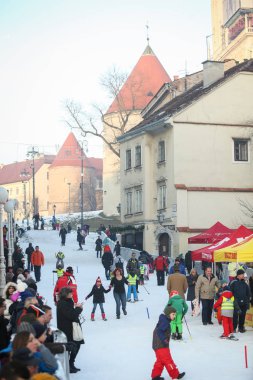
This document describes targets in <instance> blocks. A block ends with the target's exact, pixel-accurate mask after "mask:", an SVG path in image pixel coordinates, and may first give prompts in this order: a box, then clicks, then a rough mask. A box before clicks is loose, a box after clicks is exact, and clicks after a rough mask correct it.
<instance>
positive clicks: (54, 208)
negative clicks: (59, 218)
mask: <svg viewBox="0 0 253 380" xmlns="http://www.w3.org/2000/svg"><path fill="white" fill-rule="evenodd" d="M53 210H54V217H55V210H56V205H53Z"/></svg>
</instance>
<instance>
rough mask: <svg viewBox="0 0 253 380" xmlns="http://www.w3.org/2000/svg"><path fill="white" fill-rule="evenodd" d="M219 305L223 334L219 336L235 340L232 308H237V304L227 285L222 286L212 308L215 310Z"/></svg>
mask: <svg viewBox="0 0 253 380" xmlns="http://www.w3.org/2000/svg"><path fill="white" fill-rule="evenodd" d="M219 307H220V310H221V319H222V326H223V334H222V335H221V338H223V339H233V340H235V339H236V338H235V336H234V335H233V332H234V326H233V315H234V309H236V310H239V306H238V304H237V302H236V300H235V298H234V296H233V293H232V292H231V291H230V290H229V287H228V286H225V287H224V288H223V292H222V293H221V296H220V298H219V299H218V300H217V301H216V302H215V304H214V310H217V309H218V308H219Z"/></svg>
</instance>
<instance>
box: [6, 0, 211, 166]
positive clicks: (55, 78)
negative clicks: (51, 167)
mask: <svg viewBox="0 0 253 380" xmlns="http://www.w3.org/2000/svg"><path fill="white" fill-rule="evenodd" d="M147 22H148V25H149V37H150V46H151V47H152V49H153V51H154V53H155V54H156V55H157V57H158V58H159V60H160V61H161V63H162V64H163V66H164V67H165V69H166V70H167V72H168V74H169V75H170V76H171V78H173V75H180V76H182V75H183V74H184V70H185V62H186V61H187V71H188V73H191V72H194V71H196V70H198V69H200V68H201V62H202V61H203V60H205V59H206V36H207V35H209V34H211V11H210V0H192V1H189V0H156V1H154V0H107V1H105V0H92V1H91V0H0V126H1V134H0V163H4V164H6V163H11V162H14V161H20V160H23V159H25V158H26V157H25V156H26V152H27V150H28V149H29V147H31V146H32V145H35V146H36V147H37V148H39V150H40V151H41V152H45V153H47V152H48V153H49V152H52V153H55V152H56V149H57V147H58V146H59V145H61V144H62V143H63V142H64V140H65V138H66V137H67V135H68V133H69V129H68V128H67V126H66V125H65V124H64V122H63V119H64V107H63V103H64V100H66V99H75V100H77V101H79V102H81V103H82V104H83V106H84V108H88V107H89V106H90V104H92V103H95V102H96V103H99V104H101V103H103V104H105V105H107V106H109V104H110V102H111V100H110V99H108V98H106V94H105V93H104V92H103V89H102V88H101V86H100V78H101V76H102V75H103V74H105V72H107V71H108V70H109V69H110V68H112V67H113V66H116V67H117V68H119V69H120V70H122V71H126V72H128V73H129V72H130V71H131V70H132V68H133V67H134V65H135V64H136V63H137V61H138V59H139V58H140V56H141V54H142V53H143V51H144V49H145V47H146V44H147V40H146V38H147V34H146V27H145V25H146V24H147ZM88 155H90V156H91V155H95V156H100V157H101V155H102V150H101V148H100V142H99V141H90V142H89V144H88Z"/></svg>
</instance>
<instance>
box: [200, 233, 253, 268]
mask: <svg viewBox="0 0 253 380" xmlns="http://www.w3.org/2000/svg"><path fill="white" fill-rule="evenodd" d="M250 235H252V231H251V230H249V229H248V228H246V227H244V226H240V227H239V228H237V230H235V231H234V232H233V233H232V234H231V235H230V236H229V237H225V238H224V239H223V240H221V241H220V242H218V243H216V244H212V245H209V246H208V247H203V248H200V249H197V250H195V251H192V260H193V261H209V262H210V261H213V252H214V251H215V250H216V249H221V248H225V247H228V246H229V245H232V244H236V243H238V242H239V241H240V240H241V239H244V238H246V237H247V236H250Z"/></svg>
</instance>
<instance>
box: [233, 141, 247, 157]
mask: <svg viewBox="0 0 253 380" xmlns="http://www.w3.org/2000/svg"><path fill="white" fill-rule="evenodd" d="M248 141H249V140H247V139H234V160H235V161H248Z"/></svg>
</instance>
